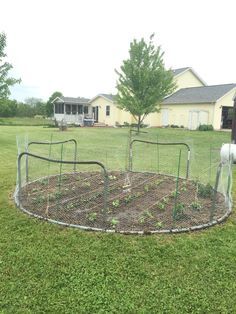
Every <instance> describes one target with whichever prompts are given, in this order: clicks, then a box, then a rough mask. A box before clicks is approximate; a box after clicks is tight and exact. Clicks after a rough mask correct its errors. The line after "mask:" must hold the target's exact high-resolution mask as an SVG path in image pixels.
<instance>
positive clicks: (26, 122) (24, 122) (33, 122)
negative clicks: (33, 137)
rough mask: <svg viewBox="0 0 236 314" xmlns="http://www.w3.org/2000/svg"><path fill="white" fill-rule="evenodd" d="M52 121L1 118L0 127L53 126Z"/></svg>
mask: <svg viewBox="0 0 236 314" xmlns="http://www.w3.org/2000/svg"><path fill="white" fill-rule="evenodd" d="M53 124H54V123H53V121H51V120H48V119H39V118H19V117H17V118H1V117H0V125H9V126H20V125H27V126H34V125H35V126H41V125H45V126H46V125H53Z"/></svg>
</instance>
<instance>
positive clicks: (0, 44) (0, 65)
mask: <svg viewBox="0 0 236 314" xmlns="http://www.w3.org/2000/svg"><path fill="white" fill-rule="evenodd" d="M5 47H6V34H5V33H0V99H6V98H8V96H9V95H10V93H11V92H10V89H9V87H10V86H12V85H14V84H16V83H20V81H21V80H20V79H15V78H12V77H8V72H9V71H10V70H11V69H12V68H13V66H12V65H11V64H10V63H8V62H6V61H4V58H5V57H6V54H5V52H4V49H5Z"/></svg>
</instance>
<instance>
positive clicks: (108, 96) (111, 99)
mask: <svg viewBox="0 0 236 314" xmlns="http://www.w3.org/2000/svg"><path fill="white" fill-rule="evenodd" d="M98 97H103V98H105V99H108V100H110V101H111V102H113V101H114V100H115V95H112V94H98V95H96V96H95V97H93V98H92V99H90V101H89V102H90V103H91V102H93V101H94V100H95V99H97V98H98Z"/></svg>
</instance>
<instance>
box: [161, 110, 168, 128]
mask: <svg viewBox="0 0 236 314" xmlns="http://www.w3.org/2000/svg"><path fill="white" fill-rule="evenodd" d="M161 125H162V126H167V125H169V109H162V110H161Z"/></svg>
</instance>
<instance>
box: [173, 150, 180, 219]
mask: <svg viewBox="0 0 236 314" xmlns="http://www.w3.org/2000/svg"><path fill="white" fill-rule="evenodd" d="M180 161H181V149H180V151H179V162H178V171H177V177H176V189H175V207H174V212H173V219H174V220H175V219H176V214H177V199H178V189H179V173H180Z"/></svg>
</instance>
